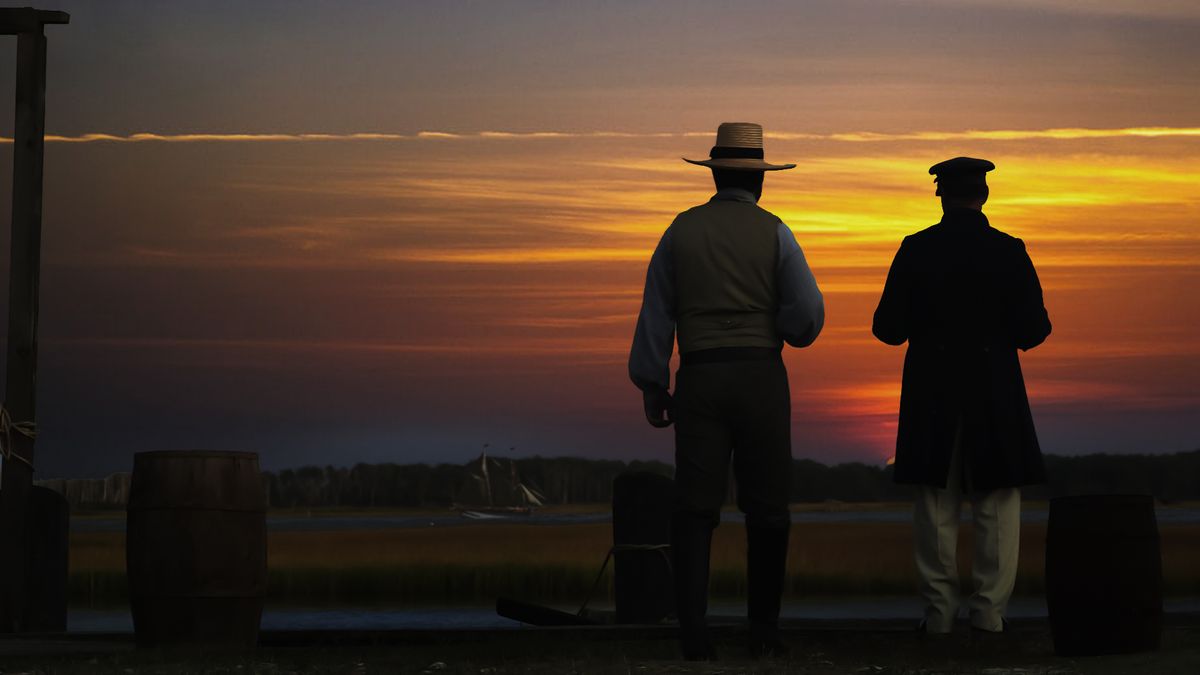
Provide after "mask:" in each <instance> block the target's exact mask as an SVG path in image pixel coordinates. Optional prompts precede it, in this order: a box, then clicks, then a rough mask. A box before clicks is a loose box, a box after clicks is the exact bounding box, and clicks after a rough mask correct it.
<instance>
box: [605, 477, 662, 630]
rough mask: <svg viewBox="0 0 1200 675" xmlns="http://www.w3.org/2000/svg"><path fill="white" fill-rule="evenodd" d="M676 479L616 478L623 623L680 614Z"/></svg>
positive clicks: (617, 585)
mask: <svg viewBox="0 0 1200 675" xmlns="http://www.w3.org/2000/svg"><path fill="white" fill-rule="evenodd" d="M673 489H674V481H672V480H671V479H670V478H667V477H666V476H661V475H659V474H656V473H649V472H646V471H631V472H627V473H623V474H621V475H619V476H617V477H616V479H614V480H613V595H614V596H615V603H616V610H617V617H616V619H617V623H658V622H659V621H662V620H663V619H665V618H666V617H667V616H668V615H669V614H671V613H673V612H674V611H675V590H674V588H675V587H674V582H673V581H672V576H671V562H670V559H671V551H670V549H669V548H668V546H669V542H670V541H671V507H672V505H671V498H672V491H673Z"/></svg>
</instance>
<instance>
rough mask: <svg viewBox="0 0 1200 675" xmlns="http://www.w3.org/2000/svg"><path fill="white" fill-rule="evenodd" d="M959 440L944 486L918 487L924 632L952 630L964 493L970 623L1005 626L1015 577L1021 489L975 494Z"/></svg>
mask: <svg viewBox="0 0 1200 675" xmlns="http://www.w3.org/2000/svg"><path fill="white" fill-rule="evenodd" d="M957 446H958V443H955V449H954V454H953V455H952V457H951V461H950V475H949V477H948V478H947V480H946V488H945V489H944V490H943V489H941V488H935V487H929V486H921V487H920V488H918V491H917V496H916V504H915V508H914V513H913V535H914V537H915V542H914V543H915V546H914V551H915V553H916V562H917V576H918V577H919V579H920V586H919V590H920V593H921V598H922V600H923V601H924V603H925V630H926V631H927V632H929V633H949V632H950V631H951V630H952V629H953V627H954V620H955V618H956V617H957V616H958V609H959V604H960V602H959V582H958V563H957V548H958V522H959V516H960V514H961V512H962V502H963V497H967V498H968V499H969V500H970V501H971V521H972V523H973V524H974V527H975V556H974V562H973V564H972V568H971V579H972V582H973V586H974V588H973V589H972V592H971V595H970V597H969V598H968V599H967V608H968V610H969V612H970V616H971V625H972V626H974V627H976V628H979V629H982V630H986V631H1001V630H1003V629H1004V623H1003V620H1002V619H1003V617H1004V612H1005V609H1006V608H1007V607H1008V600H1009V598H1010V597H1011V596H1012V591H1013V585H1014V583H1015V582H1016V579H1017V554H1018V551H1019V544H1020V533H1021V490H1020V489H1019V488H1003V489H999V490H992V491H990V492H975V491H972V490H970V488H969V486H964V480H963V479H964V471H963V464H962V453H961V452H960V451H959V448H958V447H957Z"/></svg>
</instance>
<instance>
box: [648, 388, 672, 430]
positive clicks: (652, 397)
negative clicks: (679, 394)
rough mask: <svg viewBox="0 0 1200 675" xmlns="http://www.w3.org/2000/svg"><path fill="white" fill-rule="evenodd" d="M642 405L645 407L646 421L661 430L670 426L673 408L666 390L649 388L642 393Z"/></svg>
mask: <svg viewBox="0 0 1200 675" xmlns="http://www.w3.org/2000/svg"><path fill="white" fill-rule="evenodd" d="M642 403H643V404H644V405H645V407H646V421H647V422H649V423H650V424H651V426H655V427H658V428H659V429H662V428H663V427H669V426H671V423H672V422H673V421H674V420H672V419H671V409H672V407H673V406H674V403H673V401H672V400H671V394H669V393H667V390H666V389H657V388H653V387H652V388H650V389H646V390H645V391H643V392H642Z"/></svg>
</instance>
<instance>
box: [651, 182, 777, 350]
mask: <svg viewBox="0 0 1200 675" xmlns="http://www.w3.org/2000/svg"><path fill="white" fill-rule="evenodd" d="M779 222H780V221H779V218H777V217H775V216H774V215H772V214H771V213H770V212H768V211H765V210H763V209H761V208H759V207H758V206H757V205H755V204H751V203H749V202H743V201H735V200H716V199H714V200H713V201H710V202H708V203H706V204H701V205H700V206H697V207H695V208H692V209H689V210H687V211H684V212H683V213H681V214H679V216H678V217H676V218H675V222H674V223H672V224H671V262H672V264H673V267H674V269H675V293H676V297H675V302H676V305H675V329H676V333H677V335H678V339H679V353H680V354H687V353H688V352H694V351H699V350H701V349H712V348H714V347H773V348H775V349H781V348H782V347H783V340H782V339H781V338H780V337H779V332H778V330H776V328H775V315H776V311H777V309H778V306H779V301H778V296H777V295H776V264H777V261H778V259H779V230H778V228H779Z"/></svg>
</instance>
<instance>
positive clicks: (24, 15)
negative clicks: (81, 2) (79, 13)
mask: <svg viewBox="0 0 1200 675" xmlns="http://www.w3.org/2000/svg"><path fill="white" fill-rule="evenodd" d="M70 20H71V15H69V14H67V13H66V12H56V11H53V10H45V9H34V8H32V7H0V35H17V34H20V33H40V32H42V26H45V25H46V24H48V23H68V22H70Z"/></svg>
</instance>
